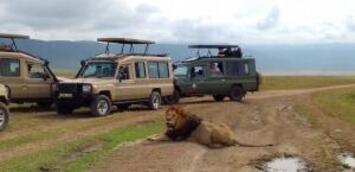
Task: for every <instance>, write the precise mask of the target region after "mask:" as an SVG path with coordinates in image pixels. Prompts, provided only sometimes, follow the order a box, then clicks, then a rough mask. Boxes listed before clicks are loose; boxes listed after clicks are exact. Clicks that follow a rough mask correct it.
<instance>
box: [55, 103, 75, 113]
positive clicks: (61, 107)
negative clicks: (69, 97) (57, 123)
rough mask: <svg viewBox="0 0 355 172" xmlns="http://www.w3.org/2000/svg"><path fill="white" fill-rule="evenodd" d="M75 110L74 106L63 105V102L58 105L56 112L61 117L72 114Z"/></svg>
mask: <svg viewBox="0 0 355 172" xmlns="http://www.w3.org/2000/svg"><path fill="white" fill-rule="evenodd" d="M73 110H74V108H73V106H72V105H70V104H69V103H62V102H57V103H56V111H57V114H59V115H67V114H72V113H73Z"/></svg>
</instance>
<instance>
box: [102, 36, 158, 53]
mask: <svg viewBox="0 0 355 172" xmlns="http://www.w3.org/2000/svg"><path fill="white" fill-rule="evenodd" d="M97 41H98V42H105V43H107V46H106V50H105V53H107V54H108V53H109V52H110V49H109V46H110V43H116V44H122V48H121V53H124V47H125V45H126V44H128V45H130V49H129V53H133V52H134V45H137V44H138V45H139V44H141V45H142V44H144V45H146V47H145V50H144V54H146V53H147V51H148V47H149V45H150V44H155V42H154V41H150V40H142V39H132V38H98V39H97Z"/></svg>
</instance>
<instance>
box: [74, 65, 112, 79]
mask: <svg viewBox="0 0 355 172" xmlns="http://www.w3.org/2000/svg"><path fill="white" fill-rule="evenodd" d="M116 68H117V64H116V63H89V64H87V65H86V66H84V70H83V71H82V72H81V74H80V77H83V78H103V77H114V76H115V73H116Z"/></svg>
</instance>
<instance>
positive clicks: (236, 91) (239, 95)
mask: <svg viewBox="0 0 355 172" xmlns="http://www.w3.org/2000/svg"><path fill="white" fill-rule="evenodd" d="M245 94H246V92H245V90H244V89H243V88H241V87H240V86H233V87H232V89H231V91H230V94H229V97H230V99H231V100H232V101H236V102H240V101H242V99H243V97H244V96H245Z"/></svg>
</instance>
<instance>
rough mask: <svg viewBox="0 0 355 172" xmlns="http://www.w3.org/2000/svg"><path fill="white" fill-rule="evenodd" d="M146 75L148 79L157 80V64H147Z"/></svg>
mask: <svg viewBox="0 0 355 172" xmlns="http://www.w3.org/2000/svg"><path fill="white" fill-rule="evenodd" d="M148 75H149V78H159V71H158V63H157V62H148Z"/></svg>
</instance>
